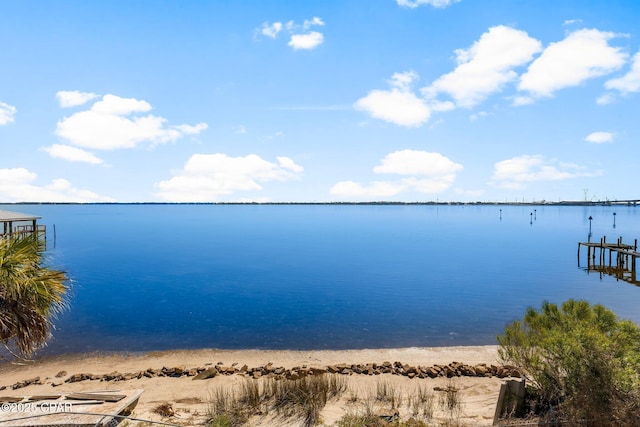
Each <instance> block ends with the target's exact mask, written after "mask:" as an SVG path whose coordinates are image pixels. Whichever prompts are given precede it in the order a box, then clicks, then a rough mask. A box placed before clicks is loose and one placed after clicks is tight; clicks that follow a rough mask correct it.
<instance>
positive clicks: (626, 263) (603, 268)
mask: <svg viewBox="0 0 640 427" xmlns="http://www.w3.org/2000/svg"><path fill="white" fill-rule="evenodd" d="M583 246H584V247H586V248H587V273H589V272H592V271H594V272H598V273H600V274H601V275H602V274H607V275H609V276H613V277H615V278H616V280H622V281H625V282H628V283H631V284H634V285H636V286H640V281H638V278H637V274H636V272H637V269H636V259H637V258H638V257H640V252H638V239H635V240H634V242H633V245H631V244H626V243H623V242H622V237H620V238H618V240H617V241H616V242H614V243H609V242H607V236H604V237H602V239H600V241H599V242H580V243H578V267H580V249H581V248H582V247H583ZM596 254H597V257H596ZM614 254H615V256H614Z"/></svg>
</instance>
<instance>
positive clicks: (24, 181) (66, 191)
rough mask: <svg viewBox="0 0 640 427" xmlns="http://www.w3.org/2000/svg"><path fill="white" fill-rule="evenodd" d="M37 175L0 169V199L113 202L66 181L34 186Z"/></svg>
mask: <svg viewBox="0 0 640 427" xmlns="http://www.w3.org/2000/svg"><path fill="white" fill-rule="evenodd" d="M37 177H38V176H37V175H36V174H35V173H33V172H30V171H29V170H27V169H24V168H14V169H0V198H1V199H2V200H4V201H7V202H57V203H71V202H76V203H86V202H113V201H114V200H113V199H112V198H110V197H105V196H100V195H98V194H96V193H94V192H92V191H89V190H84V189H80V188H77V187H74V186H73V185H72V184H71V183H70V182H69V181H67V180H66V179H61V178H59V179H55V180H53V181H51V183H49V184H47V185H45V186H37V185H34V184H33V182H34V181H36V179H37Z"/></svg>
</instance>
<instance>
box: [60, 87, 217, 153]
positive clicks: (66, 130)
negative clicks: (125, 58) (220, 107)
mask: <svg viewBox="0 0 640 427" xmlns="http://www.w3.org/2000/svg"><path fill="white" fill-rule="evenodd" d="M150 110H151V105H150V104H149V103H148V102H146V101H141V100H137V99H135V98H121V97H119V96H116V95H111V94H107V95H105V96H104V97H103V98H102V100H100V101H98V102H96V103H94V104H93V106H92V107H91V108H90V109H89V110H85V111H80V112H77V113H74V114H72V115H71V116H69V117H65V118H64V119H62V120H61V121H59V122H58V124H57V127H56V131H55V133H56V135H58V136H59V137H61V138H64V139H66V140H67V141H69V142H70V143H71V144H73V145H76V146H79V147H85V148H93V149H99V150H113V149H119V148H134V147H136V146H137V145H139V144H142V143H148V144H151V145H157V144H163V143H167V142H174V141H176V140H178V139H179V138H182V137H183V136H185V135H194V134H197V133H199V132H201V131H203V130H204V129H206V128H207V124H206V123H199V124H197V125H178V126H170V127H167V126H166V122H167V120H166V119H165V118H162V117H157V116H154V115H152V114H147V115H139V114H136V113H147V112H148V111H150Z"/></svg>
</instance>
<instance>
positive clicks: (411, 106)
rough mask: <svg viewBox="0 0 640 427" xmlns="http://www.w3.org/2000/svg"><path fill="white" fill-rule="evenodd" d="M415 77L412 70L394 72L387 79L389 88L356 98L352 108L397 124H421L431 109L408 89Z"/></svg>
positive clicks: (426, 118) (427, 118)
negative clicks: (388, 79) (390, 87)
mask: <svg viewBox="0 0 640 427" xmlns="http://www.w3.org/2000/svg"><path fill="white" fill-rule="evenodd" d="M417 78H418V75H417V74H416V73H415V72H413V71H409V72H404V73H395V74H393V76H392V77H391V79H390V81H389V84H390V85H391V86H392V89H391V90H372V91H371V92H369V94H367V96H365V97H364V98H360V99H359V100H357V101H356V102H355V104H354V108H355V109H356V110H361V111H366V112H367V113H369V114H370V115H371V116H372V117H375V118H377V119H381V120H384V121H386V122H390V123H394V124H396V125H399V126H407V127H418V126H422V125H423V124H424V123H426V122H427V121H428V120H429V117H431V110H430V108H429V107H428V106H427V104H426V102H425V101H424V100H423V99H421V98H419V97H418V96H416V95H415V94H414V93H413V92H412V91H411V90H410V86H411V83H412V82H414V81H415V80H417Z"/></svg>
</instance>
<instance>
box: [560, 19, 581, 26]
mask: <svg viewBox="0 0 640 427" xmlns="http://www.w3.org/2000/svg"><path fill="white" fill-rule="evenodd" d="M581 22H582V19H567V20H566V21H564V22H563V23H562V25H573V24H580V23H581Z"/></svg>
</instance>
